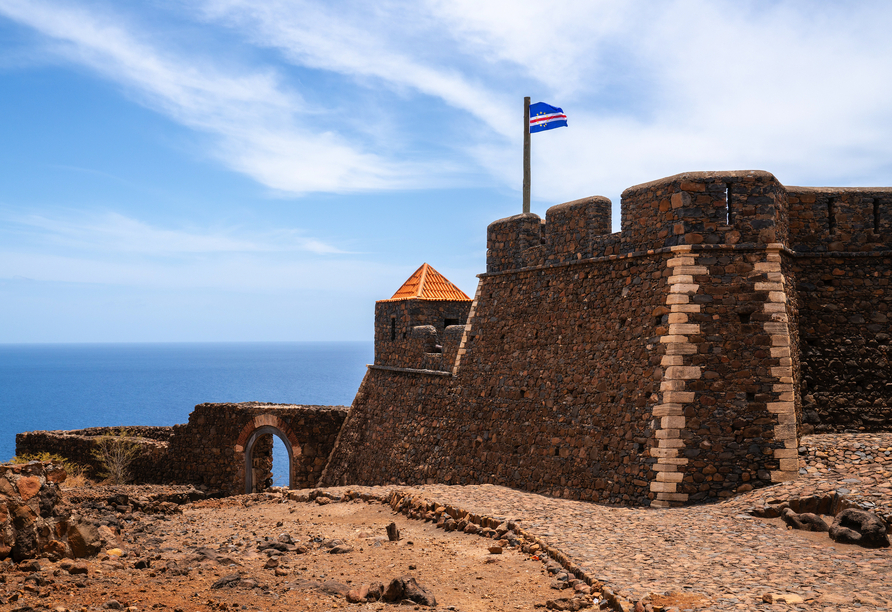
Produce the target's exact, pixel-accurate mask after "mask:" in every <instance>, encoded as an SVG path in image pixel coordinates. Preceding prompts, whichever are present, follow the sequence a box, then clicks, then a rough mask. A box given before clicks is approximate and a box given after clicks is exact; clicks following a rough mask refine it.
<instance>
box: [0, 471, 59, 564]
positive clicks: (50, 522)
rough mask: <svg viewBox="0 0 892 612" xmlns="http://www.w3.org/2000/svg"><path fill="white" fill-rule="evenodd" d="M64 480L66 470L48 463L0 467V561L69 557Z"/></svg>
mask: <svg viewBox="0 0 892 612" xmlns="http://www.w3.org/2000/svg"><path fill="white" fill-rule="evenodd" d="M64 480H65V472H64V470H62V469H61V468H60V467H58V466H54V465H52V464H49V463H38V462H33V463H26V464H15V465H12V464H8V465H0V559H5V558H7V557H12V559H13V560H14V561H22V560H24V559H33V558H34V557H39V556H40V557H49V558H51V559H60V558H62V557H64V556H70V554H71V552H70V549H69V547H68V543H67V537H66V534H67V519H68V514H67V512H66V509H65V508H64V507H63V506H62V505H61V503H60V496H59V487H58V483H60V482H62V481H64Z"/></svg>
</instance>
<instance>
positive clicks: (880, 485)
mask: <svg viewBox="0 0 892 612" xmlns="http://www.w3.org/2000/svg"><path fill="white" fill-rule="evenodd" d="M887 453H889V454H887ZM890 455H892V435H890V434H885V435H875V434H846V435H843V436H841V437H838V438H836V439H835V442H834V439H833V438H828V437H822V436H809V437H806V438H803V446H802V447H801V448H800V465H801V471H802V476H801V478H800V479H799V480H796V481H792V482H788V483H783V484H780V485H776V486H773V487H767V488H764V489H759V490H756V491H751V492H748V493H745V494H743V495H739V496H737V497H734V498H732V499H729V500H726V501H724V502H722V503H719V504H713V505H705V506H696V507H688V508H668V509H648V508H618V507H607V506H601V505H595V504H589V503H584V502H577V501H568V500H560V499H554V498H549V497H545V496H541V495H537V494H534V493H526V492H521V491H515V490H511V489H507V488H504V487H498V486H493V485H476V486H445V485H425V486H418V487H393V486H387V487H341V488H332V489H322V490H312V491H290V492H287V493H285V494H282V493H279V494H267V495H254V496H240V497H233V498H227V499H225V500H205V501H201V502H197V503H194V504H185V505H181V506H179V508H180V510H181V511H180V512H176V513H173V514H168V515H144V514H142V513H137V512H128V511H127V510H126V509H124V510H122V509H121V508H117V509H115V508H111V507H109V506H107V505H106V506H103V505H102V504H99V505H96V504H94V507H93V517H94V518H95V519H96V520H97V521H99V522H105V523H107V525H108V526H109V527H110V528H112V529H120V534H119V536H118V541H117V542H106V543H105V546H104V550H108V549H109V548H112V547H113V546H118V547H119V548H120V549H121V550H122V551H124V552H126V556H123V557H116V556H115V555H114V554H112V555H109V554H103V555H102V556H100V557H99V558H94V559H91V560H88V561H86V562H82V564H81V565H78V566H72V565H71V564H70V562H65V561H63V562H59V563H49V562H46V561H44V560H41V562H40V563H39V565H38V567H36V568H35V567H34V566H33V565H32V566H27V565H26V566H22V567H19V568H15V567H12V566H11V565H9V564H7V565H5V566H4V567H3V568H0V569H2V571H0V602H2V603H0V609H8V610H20V611H21V612H25V611H26V610H46V609H53V608H54V607H55V606H61V607H63V608H66V609H69V610H78V611H80V610H102V609H117V608H116V607H115V606H119V605H120V608H125V607H127V606H133V607H134V608H135V609H136V610H172V611H176V610H178V609H179V610H182V611H183V612H189V611H193V610H246V611H248V610H250V611H253V610H306V611H310V612H319V611H322V610H334V609H344V608H346V609H353V610H378V609H381V610H383V609H396V608H392V607H391V605H390V604H384V603H381V602H368V603H362V604H350V603H348V602H347V600H346V598H345V591H346V590H349V589H353V588H356V587H357V586H360V585H362V584H372V583H374V582H375V581H380V582H381V583H387V581H388V580H390V579H391V578H395V577H398V576H403V575H407V574H408V575H412V576H414V577H415V578H416V579H417V580H418V582H419V583H420V584H421V585H422V586H425V587H427V588H429V589H430V591H431V593H432V594H433V595H434V596H435V597H436V599H437V603H438V605H437V608H438V609H445V610H460V611H465V612H468V611H481V612H482V611H484V610H500V611H509V610H533V609H535V608H536V607H542V606H545V605H546V602H548V601H549V600H551V601H555V600H556V599H557V598H559V597H561V596H562V595H564V596H565V595H566V594H567V593H569V592H571V591H572V589H564V590H559V591H556V590H554V589H553V587H555V586H566V585H569V584H571V581H572V580H573V578H574V575H575V576H576V577H578V578H582V579H583V580H584V582H577V583H574V584H575V585H576V588H580V589H584V588H586V585H585V584H584V583H587V584H588V585H590V588H591V590H592V591H593V598H594V599H595V601H596V602H598V601H599V600H601V599H607V600H608V603H609V606H610V607H612V608H614V609H628V610H639V611H640V610H655V611H660V610H667V611H668V610H716V611H718V610H723V611H724V610H809V611H811V610H826V611H829V610H843V611H852V612H854V611H855V610H889V609H892V579H890V576H892V549H890V548H885V549H875V550H871V549H864V548H860V547H857V546H851V545H843V544H837V543H834V542H833V541H831V540H830V539H829V538H828V536H827V534H824V533H812V532H802V531H790V530H787V529H786V528H785V526H784V524H783V522H782V521H781V520H780V519H764V518H757V517H755V516H753V514H752V512H753V511H754V510H756V509H757V508H758V507H760V506H764V505H765V504H767V503H769V502H780V501H788V502H790V503H791V505H797V506H801V508H800V509H797V511H803V512H804V511H807V510H808V509H811V511H820V512H828V511H835V510H838V509H840V508H842V507H845V506H856V507H861V508H867V509H871V510H873V511H875V512H877V513H878V514H880V515H881V516H884V517H885V518H886V520H887V522H888V520H889V517H890V516H892V513H890V510H892V499H890V480H889V477H890V471H889V469H890V465H892V461H890V459H889V457H890ZM361 498H365V499H366V500H372V501H371V503H367V502H366V501H361ZM375 500H377V501H378V502H380V501H387V502H389V503H390V504H391V505H390V506H385V505H382V504H380V503H376V501H375ZM335 502H341V503H335ZM84 503H86V502H82V505H83V504H84ZM87 505H89V504H88V503H87ZM394 509H399V510H401V511H403V512H405V513H407V514H408V515H409V516H412V517H415V518H416V519H424V518H425V517H426V518H427V519H428V521H427V522H425V521H424V520H410V519H409V518H406V517H404V516H403V515H401V514H396V513H395V512H394ZM435 514H436V515H437V516H438V517H439V520H440V521H441V522H442V521H443V520H445V519H446V518H448V517H449V516H452V517H454V519H455V520H454V521H453V522H454V523H455V525H456V526H457V527H459V528H461V527H463V526H464V525H463V523H466V522H468V521H471V523H473V524H476V525H480V526H481V528H485V531H486V533H487V535H489V536H492V535H495V536H496V538H495V539H498V538H503V539H504V538H507V537H508V536H505V534H501V535H500V534H499V533H494V532H495V531H496V530H495V527H496V526H501V525H505V526H508V527H510V528H511V529H512V533H516V534H517V535H518V536H519V538H520V539H519V540H518V542H517V544H518V546H517V547H514V548H511V547H505V549H504V552H503V553H502V554H500V555H496V554H492V553H491V552H490V551H489V547H490V546H493V545H494V544H496V542H495V540H494V539H493V538H492V537H490V538H481V537H479V536H478V535H469V534H466V533H461V532H459V531H450V532H447V531H446V530H445V529H437V528H435V526H434V523H433V522H432V521H430V519H431V518H433V517H434V515H435ZM391 521H395V522H396V524H397V526H398V527H399V529H400V531H401V532H402V538H401V539H400V540H399V541H398V542H390V541H389V540H387V539H386V535H385V529H384V528H385V526H386V525H387V524H388V523H390V522H391ZM467 529H468V530H469V531H474V530H477V529H478V528H477V527H472V526H469V527H467ZM500 531H501V530H500ZM282 534H288V536H289V539H290V540H291V541H292V542H293V544H292V546H294V547H295V550H288V551H284V552H283V554H281V555H277V554H273V555H272V557H271V556H270V554H269V553H268V550H269V549H268V548H267V549H266V550H263V547H264V546H265V545H266V544H264V543H267V544H268V543H269V542H270V541H273V540H274V541H280V540H279V537H280V536H281V535H282ZM503 536H504V537H503ZM524 537H526V540H524V539H523V538H524ZM333 540H341V543H342V544H343V545H345V546H348V547H350V548H351V549H352V550H350V551H349V552H346V553H344V554H332V553H330V552H328V551H329V550H331V548H333V546H334V545H333V544H332V541H333ZM410 542H411V543H410ZM502 543H504V542H502ZM512 543H514V542H513V541H512ZM329 545H331V546H329ZM297 546H304V547H305V548H306V549H307V550H306V552H298V551H297V550H296V548H297ZM286 548H287V547H286ZM543 550H545V551H548V552H550V553H551V554H552V555H553V556H554V557H555V558H556V559H558V560H560V561H561V562H562V563H563V565H564V566H565V568H567V569H568V572H566V573H564V575H562V576H561V575H560V574H561V571H560V569H559V568H558V567H557V565H556V564H554V563H551V564H550V565H548V566H546V565H545V564H543V563H542V557H543ZM277 556H278V557H279V558H278V559H277V562H276V563H270V562H269V559H270V558H275V557H277ZM534 559H538V560H534ZM66 563H67V565H66ZM83 572H86V573H83ZM557 578H562V579H563V580H558V579H557ZM215 585H216V588H215ZM636 602H637V604H638V605H637V606H636V605H635V604H636ZM608 603H605V604H604V605H605V607H606V606H607V605H608ZM416 608H417V609H422V608H421V606H416Z"/></svg>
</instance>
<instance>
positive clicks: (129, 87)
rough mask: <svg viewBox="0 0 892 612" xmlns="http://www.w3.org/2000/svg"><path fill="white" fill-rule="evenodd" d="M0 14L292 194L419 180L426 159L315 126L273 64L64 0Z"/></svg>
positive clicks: (5, 0) (1, 0)
mask: <svg viewBox="0 0 892 612" xmlns="http://www.w3.org/2000/svg"><path fill="white" fill-rule="evenodd" d="M0 14H2V15H5V16H6V17H8V18H10V19H14V20H16V21H18V22H20V23H23V24H26V25H28V26H30V27H32V28H34V29H35V30H37V31H39V32H40V33H42V34H43V35H45V36H46V37H47V38H48V39H49V40H50V41H52V45H53V48H54V49H55V51H56V52H57V53H58V54H59V55H60V56H61V57H64V58H65V59H66V60H67V61H72V62H76V63H78V64H81V65H83V66H86V67H88V68H90V69H92V70H94V71H95V72H96V73H98V74H100V75H102V76H103V77H105V78H107V79H109V80H111V81H113V82H115V83H118V84H120V85H121V86H123V87H124V88H125V90H126V91H127V92H128V93H129V94H130V95H132V96H134V97H135V98H137V99H138V100H139V101H140V102H141V103H143V104H145V105H147V106H149V107H151V108H153V109H156V110H158V111H159V112H162V113H164V114H166V115H168V116H169V117H171V118H172V119H174V120H175V121H178V122H180V123H182V124H183V125H186V126H188V127H190V128H193V129H195V130H198V131H200V132H203V133H206V134H210V135H211V136H212V137H213V138H214V142H215V146H214V148H213V153H214V154H215V155H217V156H218V157H219V158H220V159H221V161H222V162H223V163H225V164H226V165H228V166H229V167H231V168H233V169H234V170H237V171H239V172H243V173H245V174H247V175H249V176H251V177H253V178H254V179H256V180H257V181H259V182H260V183H262V184H264V185H267V186H269V187H271V188H273V189H278V190H283V191H287V192H291V193H306V192H312V191H333V192H348V191H356V190H369V189H395V188H405V187H412V186H418V185H419V182H420V178H419V173H421V172H422V169H424V174H429V173H435V172H434V171H433V170H432V169H431V168H430V167H428V166H425V165H424V164H421V163H401V164H399V167H397V165H396V164H395V163H394V162H393V161H392V160H388V159H385V158H383V157H381V156H379V155H376V154H374V153H370V152H367V151H365V150H363V149H362V148H361V147H359V146H357V145H354V144H352V143H350V142H348V141H347V140H346V139H345V138H343V137H342V136H339V135H338V134H337V133H335V132H331V131H317V130H314V129H312V128H311V124H310V122H308V121H307V117H306V111H305V108H306V105H305V104H303V103H302V98H301V96H300V95H299V94H298V93H297V92H296V91H295V90H294V89H293V88H289V87H286V86H284V85H283V84H282V82H281V79H280V77H279V76H278V75H277V74H276V72H275V71H274V70H272V69H270V68H263V69H256V68H255V69H241V70H239V69H233V68H231V67H228V68H227V67H223V66H220V65H218V63H216V62H214V61H213V60H211V59H209V58H206V57H204V58H202V57H201V55H200V54H199V55H198V56H195V55H189V54H185V53H182V52H175V51H173V50H172V49H169V48H162V47H161V46H159V45H160V43H157V42H156V43H153V42H151V41H148V40H146V38H147V37H145V36H139V35H137V34H136V31H137V30H138V28H137V27H135V26H133V25H131V24H129V23H128V21H127V20H126V19H125V18H123V17H120V16H113V15H110V14H97V13H96V12H95V11H90V10H87V9H85V8H81V7H77V6H73V5H70V4H62V3H59V2H40V3H37V2H30V1H25V0H0Z"/></svg>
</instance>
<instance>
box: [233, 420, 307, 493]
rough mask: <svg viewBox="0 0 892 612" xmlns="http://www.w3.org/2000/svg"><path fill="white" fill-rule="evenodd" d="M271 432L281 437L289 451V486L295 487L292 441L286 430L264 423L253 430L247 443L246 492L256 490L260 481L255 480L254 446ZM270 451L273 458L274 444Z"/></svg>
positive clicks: (298, 450)
mask: <svg viewBox="0 0 892 612" xmlns="http://www.w3.org/2000/svg"><path fill="white" fill-rule="evenodd" d="M270 434H272V435H273V436H276V437H277V438H279V440H281V441H282V444H283V445H284V446H285V450H286V451H287V452H288V488H289V489H293V488H294V453H295V449H294V448H292V445H291V441H290V440H289V439H288V436H287V435H285V432H283V431H282V430H281V429H279V428H278V427H274V426H273V425H262V426H260V427H258V428H257V429H255V430H254V431H252V432H251V435H250V436H249V437H248V440H247V442H246V443H245V493H255V492H256V491H255V488H256V486H257V484H259V483H255V482H254V480H255V478H254V477H255V475H254V448H255V446H256V445H257V442H258V441H260V440H261V439H262V437H263V436H265V435H270ZM268 452H269V453H270V458H271V457H272V444H270V445H269V451H268ZM297 454H300V448H298V449H297ZM270 460H271V459H270Z"/></svg>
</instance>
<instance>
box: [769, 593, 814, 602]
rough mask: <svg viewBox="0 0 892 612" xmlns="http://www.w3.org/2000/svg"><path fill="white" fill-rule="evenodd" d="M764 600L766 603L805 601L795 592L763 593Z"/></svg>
mask: <svg viewBox="0 0 892 612" xmlns="http://www.w3.org/2000/svg"><path fill="white" fill-rule="evenodd" d="M762 601H764V602H765V603H785V604H801V603H805V600H804V599H802V597H800V596H799V595H796V594H795V593H763V594H762Z"/></svg>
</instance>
